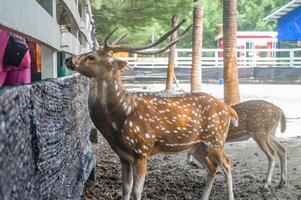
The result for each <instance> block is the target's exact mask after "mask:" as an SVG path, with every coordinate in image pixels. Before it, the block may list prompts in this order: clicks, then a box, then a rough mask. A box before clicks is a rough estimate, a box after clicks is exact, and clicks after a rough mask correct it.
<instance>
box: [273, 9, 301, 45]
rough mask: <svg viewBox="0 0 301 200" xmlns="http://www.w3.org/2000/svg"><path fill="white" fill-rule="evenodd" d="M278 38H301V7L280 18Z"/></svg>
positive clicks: (282, 39)
mask: <svg viewBox="0 0 301 200" xmlns="http://www.w3.org/2000/svg"><path fill="white" fill-rule="evenodd" d="M278 39H279V40H280V41H295V40H301V7H298V8H296V9H295V10H293V11H291V12H289V13H288V14H286V15H284V16H282V17H281V18H280V19H279V21H278Z"/></svg>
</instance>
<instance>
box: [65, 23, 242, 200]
mask: <svg viewBox="0 0 301 200" xmlns="http://www.w3.org/2000/svg"><path fill="white" fill-rule="evenodd" d="M183 23H184V21H182V22H181V23H179V24H178V25H177V26H175V27H174V28H173V29H171V30H170V31H168V32H167V33H166V34H164V35H163V36H162V37H160V38H159V39H158V41H156V42H154V43H151V44H149V45H146V46H143V47H136V48H134V47H129V46H120V45H116V42H114V44H115V45H110V44H109V42H108V40H109V38H110V37H111V35H112V34H113V33H114V31H115V30H116V29H115V30H114V31H113V32H112V33H110V34H109V35H108V36H107V37H106V38H105V40H104V45H103V47H102V48H100V49H98V50H96V51H93V52H90V53H87V54H83V55H80V56H76V57H73V58H70V59H67V60H66V64H67V66H68V67H69V68H70V69H73V70H75V71H77V72H79V73H81V74H82V75H85V76H87V77H89V78H90V79H91V88H90V94H89V112H90V116H91V118H92V121H93V123H94V124H95V126H96V128H97V129H98V130H99V131H100V132H101V133H102V134H103V136H104V137H105V139H106V140H107V141H108V143H109V145H110V146H111V148H112V149H113V150H114V151H115V152H116V153H117V154H118V156H119V158H120V161H121V165H122V188H123V198H122V199H124V200H128V199H130V194H131V192H133V195H134V199H135V200H140V199H141V194H142V190H143V184H144V180H145V175H146V169H147V159H148V158H149V157H150V156H152V155H155V154H159V153H164V152H168V153H176V152H182V151H188V152H191V153H192V154H193V155H194V157H195V158H196V159H197V160H198V161H199V162H201V163H202V164H203V165H205V166H206V168H207V170H208V178H207V183H206V186H205V189H204V192H203V194H202V199H203V200H207V199H208V198H209V195H210V192H211V188H212V185H213V182H214V179H215V176H216V172H217V167H218V166H220V167H221V168H222V169H223V171H224V173H225V176H226V180H227V186H228V195H229V199H230V200H233V199H234V195H233V189H232V173H231V162H230V159H229V158H228V157H227V156H226V154H225V153H224V150H223V149H224V144H225V142H226V137H227V133H228V128H229V125H230V121H233V122H234V123H237V121H238V118H237V114H236V112H235V111H234V110H233V109H232V108H231V107H230V106H228V105H226V104H225V103H223V102H222V101H220V100H218V99H216V98H214V97H212V96H210V95H208V94H206V93H196V94H188V95H184V96H182V97H175V98H160V97H158V98H157V97H152V96H143V97H139V96H136V95H132V94H129V93H128V92H127V91H126V90H125V89H124V87H123V84H122V81H121V70H122V69H123V68H124V67H125V66H126V65H127V63H126V62H125V61H123V60H120V59H116V58H114V57H113V54H114V53H116V52H131V53H137V54H157V53H161V52H163V51H165V50H167V49H168V48H169V47H170V46H171V45H173V44H175V43H176V42H177V41H179V40H180V39H181V38H182V37H184V34H185V33H186V32H187V31H188V29H186V30H185V31H184V33H183V34H182V35H181V36H180V37H179V38H178V39H176V40H175V41H172V42H171V43H169V44H168V45H167V46H165V47H164V48H161V49H159V50H147V49H149V48H152V47H154V46H157V45H158V44H160V43H162V42H163V41H164V40H165V39H166V38H167V37H169V36H170V35H171V34H172V33H173V32H174V31H176V30H177V29H178V28H179V27H180V26H181V25H182V24H183Z"/></svg>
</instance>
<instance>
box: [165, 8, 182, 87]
mask: <svg viewBox="0 0 301 200" xmlns="http://www.w3.org/2000/svg"><path fill="white" fill-rule="evenodd" d="M171 21H172V22H171V27H172V28H173V27H174V26H176V25H177V24H178V23H179V15H178V14H175V15H173V16H172V20H171ZM176 39H177V31H175V32H174V33H173V34H172V35H171V41H174V40H176ZM175 60H176V44H174V45H172V46H171V47H170V49H169V55H168V68H167V79H166V91H167V92H171V91H172V85H173V77H174V74H175Z"/></svg>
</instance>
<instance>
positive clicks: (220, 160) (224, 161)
mask: <svg viewBox="0 0 301 200" xmlns="http://www.w3.org/2000/svg"><path fill="white" fill-rule="evenodd" d="M210 157H212V159H213V160H214V161H215V162H216V163H217V164H218V165H219V166H220V167H221V168H222V170H223V172H224V174H225V176H226V180H227V187H228V195H229V200H234V194H233V183H232V171H231V160H230V159H229V158H228V156H227V155H226V154H225V152H224V150H223V149H219V150H215V151H213V152H212V153H211V154H210Z"/></svg>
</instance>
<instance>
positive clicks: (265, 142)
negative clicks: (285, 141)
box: [253, 134, 276, 189]
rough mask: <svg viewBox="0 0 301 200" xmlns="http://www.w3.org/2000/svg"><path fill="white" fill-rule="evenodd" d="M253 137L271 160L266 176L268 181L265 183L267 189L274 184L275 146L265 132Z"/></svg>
mask: <svg viewBox="0 0 301 200" xmlns="http://www.w3.org/2000/svg"><path fill="white" fill-rule="evenodd" d="M253 139H254V140H255V141H256V142H257V144H258V145H259V147H260V148H261V149H262V151H263V152H264V153H265V154H266V156H267V158H268V162H269V166H268V175H267V178H266V182H265V184H264V188H265V189H269V187H270V186H271V185H272V176H273V171H274V166H275V156H276V151H275V149H274V147H273V146H272V144H271V142H270V140H269V137H268V136H267V135H264V134H261V135H260V134H256V135H254V136H253Z"/></svg>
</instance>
